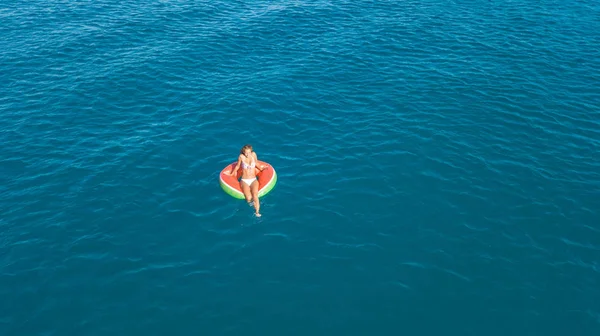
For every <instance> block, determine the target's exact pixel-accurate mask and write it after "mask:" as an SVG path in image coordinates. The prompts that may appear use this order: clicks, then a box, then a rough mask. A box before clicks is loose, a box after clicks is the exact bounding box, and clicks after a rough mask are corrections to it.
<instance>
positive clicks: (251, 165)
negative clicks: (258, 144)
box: [242, 159, 256, 169]
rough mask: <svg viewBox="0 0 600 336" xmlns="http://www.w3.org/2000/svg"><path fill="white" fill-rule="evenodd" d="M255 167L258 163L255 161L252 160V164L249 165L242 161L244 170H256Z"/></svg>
mask: <svg viewBox="0 0 600 336" xmlns="http://www.w3.org/2000/svg"><path fill="white" fill-rule="evenodd" d="M255 166H256V162H254V159H252V163H251V164H249V165H248V164H247V163H246V162H244V161H242V168H244V169H248V168H254V167H255Z"/></svg>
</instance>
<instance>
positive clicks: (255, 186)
mask: <svg viewBox="0 0 600 336" xmlns="http://www.w3.org/2000/svg"><path fill="white" fill-rule="evenodd" d="M250 189H252V200H253V201H254V209H256V216H257V217H260V212H258V211H259V210H260V201H259V200H258V181H257V180H255V181H254V182H252V185H251V186H250Z"/></svg>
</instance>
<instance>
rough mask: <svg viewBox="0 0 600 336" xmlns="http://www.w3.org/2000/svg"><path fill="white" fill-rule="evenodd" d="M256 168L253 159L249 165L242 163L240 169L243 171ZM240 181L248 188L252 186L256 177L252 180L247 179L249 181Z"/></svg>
mask: <svg viewBox="0 0 600 336" xmlns="http://www.w3.org/2000/svg"><path fill="white" fill-rule="evenodd" d="M254 167H256V162H254V159H252V163H251V164H249V165H248V164H246V162H244V161H242V168H244V169H248V168H254ZM242 181H244V183H246V184H247V185H248V186H250V185H251V184H252V182H254V181H256V177H253V178H249V179H244V178H243V179H242Z"/></svg>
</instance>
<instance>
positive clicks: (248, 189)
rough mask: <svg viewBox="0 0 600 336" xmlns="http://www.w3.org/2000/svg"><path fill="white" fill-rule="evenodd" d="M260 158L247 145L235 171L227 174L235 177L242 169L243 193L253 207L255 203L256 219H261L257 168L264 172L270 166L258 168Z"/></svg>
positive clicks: (241, 183) (243, 148) (242, 151)
mask: <svg viewBox="0 0 600 336" xmlns="http://www.w3.org/2000/svg"><path fill="white" fill-rule="evenodd" d="M257 162H258V157H257V155H256V153H255V152H254V151H253V150H252V146H251V145H245V146H244V147H242V150H241V151H240V155H239V156H238V161H237V163H236V165H235V167H234V168H233V171H230V172H226V173H225V174H227V175H233V174H235V173H237V171H238V169H240V166H241V167H242V180H241V181H240V186H241V187H242V191H243V192H244V196H246V201H247V202H248V204H250V205H252V204H253V203H254V209H255V210H256V217H260V216H261V215H260V212H259V210H260V202H259V200H258V180H257V179H256V170H254V169H255V167H256V168H258V169H259V170H260V171H263V170H265V169H267V168H268V166H260V167H257V164H256V163H257Z"/></svg>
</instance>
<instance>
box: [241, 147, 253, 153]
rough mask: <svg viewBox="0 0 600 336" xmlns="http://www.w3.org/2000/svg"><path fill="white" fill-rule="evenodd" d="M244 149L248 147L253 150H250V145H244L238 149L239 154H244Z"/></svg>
mask: <svg viewBox="0 0 600 336" xmlns="http://www.w3.org/2000/svg"><path fill="white" fill-rule="evenodd" d="M246 149H249V150H250V151H253V150H252V145H244V147H242V149H241V150H240V154H244V151H245V150H246Z"/></svg>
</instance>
